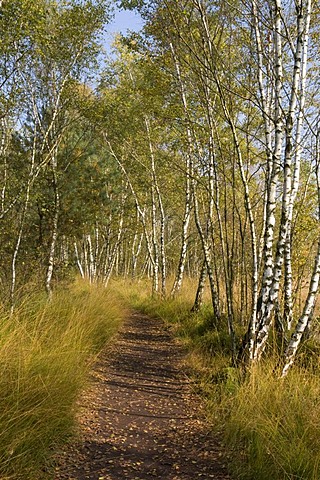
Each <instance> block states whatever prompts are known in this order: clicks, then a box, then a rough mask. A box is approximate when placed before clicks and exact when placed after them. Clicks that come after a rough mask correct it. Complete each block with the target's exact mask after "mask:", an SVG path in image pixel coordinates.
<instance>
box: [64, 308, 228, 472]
mask: <svg viewBox="0 0 320 480" xmlns="http://www.w3.org/2000/svg"><path fill="white" fill-rule="evenodd" d="M182 362H183V350H182V348H181V346H179V344H178V343H177V342H176V341H175V340H174V339H172V338H171V336H170V335H169V333H168V332H167V331H166V329H165V326H164V325H163V323H162V322H161V321H160V320H154V319H150V318H148V317H147V316H145V315H142V314H140V313H134V314H132V316H131V317H130V318H129V319H128V320H127V321H126V323H125V325H124V327H123V328H122V331H121V332H120V335H119V338H118V340H117V342H116V344H115V345H114V347H113V351H112V352H111V355H110V351H109V352H106V353H105V354H104V355H101V357H100V359H99V362H98V364H97V365H96V368H95V370H94V372H93V375H94V384H93V388H92V389H91V391H90V392H88V394H87V395H86V396H85V398H84V405H83V409H82V413H81V418H80V423H81V437H82V438H81V441H80V442H79V444H78V445H76V446H74V447H72V448H71V450H70V451H67V452H65V453H64V454H63V455H62V457H61V462H60V465H59V467H57V469H56V475H55V480H66V479H68V480H72V479H77V480H80V479H81V480H84V479H90V480H125V479H130V480H144V479H150V478H154V479H159V480H196V479H205V480H209V479H211V478H213V479H217V480H218V479H219V480H226V479H228V478H229V477H228V475H227V473H226V469H225V467H224V465H223V463H222V450H221V448H220V447H219V445H218V442H217V441H216V440H215V439H214V438H213V437H212V435H211V433H210V430H209V428H208V426H207V425H206V423H205V421H204V419H203V418H202V417H201V413H200V409H199V400H198V397H197V396H196V395H195V394H193V393H192V390H191V386H190V381H189V379H188V378H187V377H186V376H185V375H184V374H183V367H182Z"/></svg>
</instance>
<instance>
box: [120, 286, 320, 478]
mask: <svg viewBox="0 0 320 480" xmlns="http://www.w3.org/2000/svg"><path fill="white" fill-rule="evenodd" d="M195 289H196V285H195V284H192V281H190V280H188V282H186V283H185V287H184V289H183V291H182V292H181V293H180V295H179V296H178V297H177V298H176V299H174V300H172V299H166V300H161V298H158V297H154V298H151V297H150V284H149V283H148V282H147V283H144V282H143V281H140V283H139V284H132V285H130V286H129V285H128V284H122V283H121V282H120V283H118V291H120V292H122V295H123V296H124V297H126V298H128V299H129V303H131V305H133V306H134V307H135V308H138V309H140V310H143V311H144V312H146V313H148V314H150V315H155V316H157V317H160V318H162V319H163V320H164V321H165V322H166V323H167V324H169V325H171V327H172V331H173V332H174V333H175V334H176V335H177V336H179V337H180V339H181V340H182V341H183V342H184V343H185V345H186V346H187V347H188V351H189V356H188V358H189V365H190V366H191V368H192V371H193V375H194V378H195V380H196V385H197V388H198V391H199V392H200V393H201V395H202V396H203V399H204V400H205V402H206V405H207V415H208V419H209V420H210V421H211V423H212V428H213V429H218V430H220V431H223V432H224V435H225V443H226V452H227V454H229V465H230V470H231V472H232V473H233V478H235V479H237V480H238V479H239V480H240V479H242V480H298V479H299V480H319V479H320V363H319V356H318V354H317V351H319V344H318V345H317V344H316V345H315V344H313V345H312V344H311V345H310V346H309V347H305V348H304V351H303V352H302V353H301V355H300V357H299V358H298V361H297V363H296V365H295V367H294V368H293V369H292V370H291V371H290V373H289V375H288V376H287V377H286V378H285V379H280V378H279V375H278V374H277V373H276V371H275V365H277V363H278V361H279V359H278V358H277V357H276V349H274V351H273V349H272V348H270V349H269V350H270V357H269V358H268V360H265V361H264V362H262V363H261V365H260V366H259V367H257V368H255V369H252V371H250V372H248V371H247V372H243V371H241V369H236V368H234V367H232V366H231V358H230V339H229V336H228V332H227V328H226V325H225V326H224V325H223V324H222V325H220V327H219V328H213V327H212V323H211V322H210V316H211V315H212V310H211V308H210V307H209V306H208V305H206V306H204V308H203V309H202V311H201V312H200V313H198V314H192V313H191V312H190V310H191V306H192V304H193V295H194V292H195ZM238 328H239V330H238V333H239V337H240V335H241V329H242V328H243V326H241V325H239V326H238ZM318 353H319V352H318Z"/></svg>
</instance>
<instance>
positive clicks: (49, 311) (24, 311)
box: [0, 282, 122, 479]
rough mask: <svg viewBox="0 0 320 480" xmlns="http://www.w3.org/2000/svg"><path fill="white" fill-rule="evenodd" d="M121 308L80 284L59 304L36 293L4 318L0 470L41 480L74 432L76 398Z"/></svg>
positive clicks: (0, 331) (59, 296)
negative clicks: (40, 475)
mask: <svg viewBox="0 0 320 480" xmlns="http://www.w3.org/2000/svg"><path fill="white" fill-rule="evenodd" d="M121 318H122V312H121V309H120V308H119V305H117V303H116V302H115V301H114V299H113V298H112V297H111V295H110V294H107V293H106V292H105V290H104V289H103V288H102V287H98V286H89V285H87V284H85V283H83V282H77V283H75V284H73V285H72V286H71V287H68V288H65V289H64V290H62V289H61V290H60V291H59V292H57V293H56V294H55V295H54V297H53V299H52V302H50V303H47V301H46V299H45V298H44V296H41V295H35V294H32V295H31V296H29V297H28V298H27V299H26V300H25V301H24V302H23V303H22V305H21V306H20V307H19V308H17V310H16V312H15V314H14V315H13V316H12V317H7V316H6V315H5V314H4V313H2V315H1V317H0V371H1V377H0V392H1V394H0V475H1V478H4V477H5V478H15V479H18V478H19V479H20V478H21V479H30V478H38V474H37V473H36V472H37V470H38V468H39V467H40V468H42V467H43V465H44V463H45V462H46V461H47V459H48V456H49V455H50V454H51V453H52V452H53V451H54V449H55V448H57V446H58V445H60V444H61V443H62V442H65V441H66V439H67V438H68V436H69V435H70V434H71V433H72V432H73V431H74V426H75V411H76V408H75V407H76V400H77V398H78V397H79V393H80V391H81V390H82V388H83V386H84V384H85V383H86V382H87V373H88V369H89V368H90V365H91V362H92V360H93V359H94V356H93V355H94V354H96V353H97V352H98V351H99V350H100V349H101V348H102V347H103V346H104V345H105V344H106V342H107V341H110V339H111V337H112V335H113V334H114V333H115V332H116V331H117V328H118V326H119V323H120V321H121Z"/></svg>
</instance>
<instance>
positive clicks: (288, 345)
mask: <svg viewBox="0 0 320 480" xmlns="http://www.w3.org/2000/svg"><path fill="white" fill-rule="evenodd" d="M115 7H118V8H124V9H127V10H129V11H133V12H136V13H138V14H139V15H140V16H141V18H142V28H141V31H139V32H134V31H131V32H130V31H128V32H127V34H126V35H120V34H119V35H117V36H116V37H115V40H114V44H113V49H112V52H106V49H105V40H104V38H105V35H106V32H107V31H108V24H109V23H110V21H111V19H112V15H113V9H114V8H115ZM319 15H320V10H319V4H318V2H317V1H316V0H234V1H232V2H231V1H230V2H229V1H226V0H161V1H160V0H137V1H134V0H132V1H129V0H128V1H125V0H123V1H122V2H110V1H109V2H108V1H103V0H60V1H57V0H37V1H36V2H35V1H34V0H2V1H1V2H0V25H1V27H0V30H1V40H0V85H1V95H0V172H1V173H0V219H1V223H0V239H1V240H0V292H1V293H0V295H1V302H2V309H3V311H4V312H7V315H8V316H7V318H8V320H7V321H8V322H10V318H12V316H14V315H15V311H16V309H19V308H20V304H21V302H22V301H23V299H24V298H25V296H26V295H27V294H28V292H29V290H30V289H31V288H32V289H34V288H35V289H36V290H37V291H41V292H44V295H45V296H46V298H47V302H48V303H50V301H52V298H54V295H55V291H56V290H58V289H59V285H60V286H61V285H66V284H68V283H70V282H73V281H74V279H75V278H76V277H82V278H83V279H85V280H87V281H88V282H89V283H90V284H91V285H95V284H98V285H100V286H102V287H103V289H105V290H106V291H108V289H109V285H110V284H111V283H112V282H113V281H116V280H119V281H120V280H121V281H124V282H126V284H127V285H129V287H128V288H129V289H130V285H136V286H137V285H138V286H139V285H142V284H143V283H144V282H148V284H149V285H150V296H152V298H153V299H156V301H157V302H160V303H161V302H173V301H174V300H175V299H179V298H180V297H181V291H182V290H183V288H185V286H186V285H188V292H189V295H190V297H192V304H191V305H190V308H189V307H188V308H189V311H190V312H191V311H192V312H193V313H192V314H194V315H196V314H197V312H201V311H203V309H206V311H209V319H208V324H209V328H210V329H211V330H212V331H214V332H218V334H221V335H224V338H225V339H226V340H225V349H226V354H227V357H228V368H229V370H230V371H232V372H234V371H235V372H237V371H238V372H241V378H242V377H246V376H247V375H250V371H252V370H254V371H256V370H255V369H256V368H259V365H260V364H261V363H263V362H268V361H271V363H272V369H273V376H274V378H275V379H276V382H277V384H278V385H281V384H282V383H281V382H283V381H285V377H287V376H288V375H290V374H291V372H292V371H293V370H294V369H295V368H298V367H299V368H300V367H301V355H300V352H301V351H304V352H305V351H306V350H303V349H304V348H305V345H307V344H308V345H311V346H309V347H308V348H310V350H312V349H313V350H312V351H314V352H318V351H319V306H318V304H317V294H318V290H319V279H320V230H319V226H320V127H319V125H320V123H319V119H320V110H319V105H320V97H319V92H320V84H319V78H320V77H319V65H320V31H319V24H320V17H319ZM31 286H32V287H31ZM132 288H133V287H132ZM138 288H139V287H138ZM103 289H102V291H104V290H103ZM208 302H209V303H208ZM304 355H306V354H305V353H304ZM310 355H311V356H312V355H313V354H312V353H310ZM303 358H305V357H303ZM302 362H303V361H302ZM306 362H307V360H306ZM307 363H308V362H307ZM297 364H298V365H297ZM229 370H228V371H229ZM279 388H280V387H279ZM318 473H319V472H318ZM315 475H316V476H315V477H307V476H306V477H303V476H301V477H295V476H288V477H287V476H286V477H282V478H288V479H289V478H315V479H316V478H319V477H317V474H315ZM239 478H240V477H239ZM241 478H244V477H241ZM255 478H260V477H255ZM261 478H262V477H261ZM263 478H264V477H263ZM270 478H271V477H270ZM279 478H280V477H279Z"/></svg>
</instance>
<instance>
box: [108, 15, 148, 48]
mask: <svg viewBox="0 0 320 480" xmlns="http://www.w3.org/2000/svg"><path fill="white" fill-rule="evenodd" d="M141 27H142V19H141V17H140V16H139V15H137V14H136V13H134V12H131V11H129V10H116V12H115V16H114V18H113V20H112V21H111V22H110V23H109V25H107V27H106V34H105V42H104V43H105V46H106V48H107V50H109V49H110V46H111V43H112V41H113V37H114V34H115V33H117V32H120V33H126V31H127V30H134V31H138V30H140V28H141Z"/></svg>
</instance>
